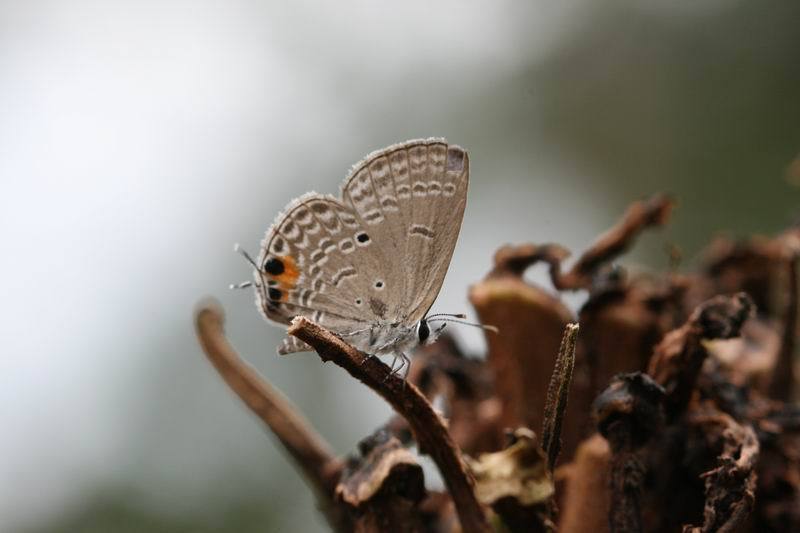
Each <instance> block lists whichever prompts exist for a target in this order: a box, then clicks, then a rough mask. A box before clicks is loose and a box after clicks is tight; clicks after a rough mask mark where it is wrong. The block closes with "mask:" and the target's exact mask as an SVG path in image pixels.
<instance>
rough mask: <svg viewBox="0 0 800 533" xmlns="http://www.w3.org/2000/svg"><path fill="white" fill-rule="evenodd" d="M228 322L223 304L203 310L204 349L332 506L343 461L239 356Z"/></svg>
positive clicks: (198, 319)
mask: <svg viewBox="0 0 800 533" xmlns="http://www.w3.org/2000/svg"><path fill="white" fill-rule="evenodd" d="M224 322H225V317H224V314H223V312H222V309H221V308H220V307H219V305H218V304H216V303H208V304H204V305H203V306H202V307H200V308H199V309H198V311H197V312H196V314H195V326H196V328H197V336H198V337H199V339H200V344H201V345H202V346H203V350H204V351H205V353H206V355H207V356H208V358H209V359H210V360H211V363H212V364H213V365H214V367H215V368H216V369H217V371H218V372H219V373H220V375H221V376H222V379H224V380H225V382H226V383H227V384H228V386H229V387H230V388H231V389H232V390H233V392H235V393H236V395H237V396H239V398H241V400H242V401H243V402H244V403H245V405H247V407H249V408H250V410H251V411H253V413H255V414H256V416H258V417H259V418H260V419H261V420H262V421H263V422H264V423H265V424H266V425H267V426H268V427H269V428H270V430H272V432H273V433H274V434H275V436H276V437H277V438H278V440H280V442H281V444H283V447H284V448H285V449H286V451H287V452H289V454H290V455H291V456H292V458H293V459H294V460H295V461H296V462H297V464H298V465H299V466H300V468H301V470H302V471H303V473H304V474H305V476H306V478H307V479H308V481H309V482H310V483H311V484H312V485H313V486H314V488H315V489H316V490H317V491H318V493H320V495H323V494H324V495H325V497H326V498H328V499H329V500H331V502H332V497H333V490H334V488H335V486H336V483H337V482H338V480H339V474H340V472H341V468H342V465H341V462H340V461H339V459H337V458H336V457H335V456H334V455H333V453H332V452H331V450H330V447H329V446H328V444H327V443H326V442H325V441H324V439H323V438H322V437H321V436H320V435H319V434H317V432H316V431H314V429H313V428H311V426H310V425H309V424H308V422H307V421H306V420H305V419H304V418H303V417H302V416H301V415H300V414H299V412H298V410H297V409H296V408H295V407H294V406H293V405H292V404H291V403H290V402H289V400H288V399H287V398H286V397H285V396H283V394H281V392H280V391H278V390H276V389H275V388H273V387H272V386H271V385H270V384H269V383H267V382H266V381H265V380H264V379H262V378H261V376H259V375H258V373H257V372H256V371H255V370H254V369H253V368H252V367H251V366H250V365H248V364H247V363H246V362H245V361H244V360H242V358H241V357H240V356H239V354H238V353H236V350H234V349H233V347H232V346H231V345H230V343H229V342H228V340H227V339H226V338H225V332H224V330H223V325H224Z"/></svg>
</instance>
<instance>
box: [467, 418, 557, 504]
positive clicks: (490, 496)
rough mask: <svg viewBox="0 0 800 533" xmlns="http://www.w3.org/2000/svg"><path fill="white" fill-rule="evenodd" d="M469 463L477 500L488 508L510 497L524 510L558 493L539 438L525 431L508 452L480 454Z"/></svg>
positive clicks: (517, 432) (520, 430)
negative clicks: (473, 477)
mask: <svg viewBox="0 0 800 533" xmlns="http://www.w3.org/2000/svg"><path fill="white" fill-rule="evenodd" d="M468 463H469V467H470V469H471V470H472V473H473V475H474V476H475V492H476V494H477V496H478V500H480V501H481V503H484V504H486V505H493V504H495V503H496V502H498V501H499V500H501V499H503V498H507V497H512V498H514V499H515V500H517V501H518V502H519V503H520V505H523V506H528V505H534V504H538V503H543V502H545V501H547V500H548V498H550V497H551V496H552V495H553V492H554V490H555V488H554V485H553V479H552V477H551V476H550V473H549V472H548V469H547V457H546V456H545V454H544V452H543V451H542V449H541V448H540V447H539V443H538V442H537V439H536V434H535V433H534V432H533V431H531V430H529V429H526V428H520V429H517V430H516V431H515V432H514V442H513V443H512V444H511V445H510V446H509V447H508V448H506V449H505V450H502V451H499V452H495V453H484V454H481V456H480V457H479V458H478V460H477V461H476V460H469V461H468Z"/></svg>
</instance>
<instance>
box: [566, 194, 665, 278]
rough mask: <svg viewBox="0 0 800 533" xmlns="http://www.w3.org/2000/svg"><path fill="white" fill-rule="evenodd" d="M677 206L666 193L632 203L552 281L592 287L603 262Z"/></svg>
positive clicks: (660, 220)
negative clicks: (593, 278) (610, 226)
mask: <svg viewBox="0 0 800 533" xmlns="http://www.w3.org/2000/svg"><path fill="white" fill-rule="evenodd" d="M674 205H675V204H674V202H673V201H672V199H671V198H669V197H668V196H665V195H656V196H654V197H652V198H650V199H649V200H646V201H639V202H634V203H633V204H631V206H630V207H628V210H627V211H625V214H624V215H622V219H621V220H620V221H619V222H617V224H616V225H615V226H614V227H612V228H611V229H609V230H608V231H607V232H605V233H604V234H602V235H601V236H600V237H598V238H597V240H596V241H595V242H594V244H592V245H591V246H590V247H589V249H588V250H586V251H585V252H583V254H582V255H581V257H580V258H579V259H578V261H577V262H576V263H575V264H574V265H573V266H572V268H571V269H570V270H569V271H568V272H566V273H564V274H562V275H559V276H558V277H557V278H555V279H554V280H553V281H554V283H555V284H556V287H558V288H559V289H576V288H587V287H589V285H590V284H591V279H592V276H593V275H594V273H595V272H596V271H597V269H598V267H599V266H600V265H602V264H603V263H607V262H609V261H611V260H612V259H614V258H615V257H617V256H619V255H620V254H622V253H624V252H625V251H626V250H627V249H628V248H630V247H631V246H632V245H633V243H634V241H635V240H636V237H638V236H639V233H641V232H642V230H644V229H645V228H648V227H650V226H661V225H663V224H665V223H666V222H667V220H669V215H670V213H671V212H672V208H673V207H674Z"/></svg>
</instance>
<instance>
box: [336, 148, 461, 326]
mask: <svg viewBox="0 0 800 533" xmlns="http://www.w3.org/2000/svg"><path fill="white" fill-rule="evenodd" d="M468 185H469V158H468V156H467V153H466V152H465V151H464V150H463V149H461V148H460V147H458V146H455V145H448V144H447V141H445V140H444V139H427V140H413V141H407V142H405V143H401V144H396V145H393V146H390V147H388V148H385V149H383V150H379V151H377V152H374V153H372V154H370V155H369V156H367V158H365V159H364V160H363V161H362V162H361V163H359V164H357V165H356V166H355V167H354V168H353V171H352V172H351V174H350V176H349V177H348V178H347V179H346V180H345V182H344V184H343V185H342V201H343V202H344V203H345V205H348V206H351V207H352V210H353V211H354V212H355V213H356V216H357V217H358V220H359V221H360V222H361V224H362V226H363V227H365V228H369V231H370V232H371V233H374V234H375V238H376V242H379V243H380V246H378V247H375V250H374V251H373V252H372V254H371V255H372V257H371V258H370V259H371V260H372V261H373V262H375V263H377V265H378V267H379V268H381V269H382V270H383V271H389V272H390V273H391V276H390V278H391V281H392V282H393V283H394V287H393V289H394V290H395V292H394V293H392V294H391V296H392V297H391V299H390V300H389V301H388V305H389V307H390V308H389V309H388V311H387V316H389V317H391V319H392V320H395V321H398V320H399V321H401V322H403V323H405V324H415V323H416V322H418V321H419V320H420V319H421V318H422V317H423V316H424V315H425V313H426V312H427V311H428V309H429V308H430V306H431V305H432V304H433V302H434V300H435V299H436V296H437V295H438V294H439V290H440V289H441V286H442V282H443V281H444V276H445V274H446V273H447V269H448V267H449V265H450V259H451V257H452V255H453V250H454V249H455V245H456V241H457V240H458V234H459V231H460V229H461V221H462V220H463V218H464V208H465V207H466V198H467V188H468ZM373 268H374V267H373Z"/></svg>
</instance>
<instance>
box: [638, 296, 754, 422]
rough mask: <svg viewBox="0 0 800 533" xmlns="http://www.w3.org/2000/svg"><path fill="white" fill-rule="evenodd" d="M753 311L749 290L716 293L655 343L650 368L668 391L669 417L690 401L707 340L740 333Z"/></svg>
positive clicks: (683, 408)
mask: <svg viewBox="0 0 800 533" xmlns="http://www.w3.org/2000/svg"><path fill="white" fill-rule="evenodd" d="M752 312H753V302H752V300H751V299H750V297H749V296H748V295H747V294H746V293H743V292H742V293H738V294H735V295H733V296H716V297H714V298H711V299H710V300H707V301H706V302H704V303H703V304H701V305H699V306H698V307H697V308H696V309H695V310H694V312H692V314H691V316H690V317H689V320H688V321H687V322H686V323H685V324H684V325H683V326H681V327H679V328H677V329H674V330H672V331H670V332H669V333H667V334H666V335H665V336H664V338H663V339H662V341H661V342H660V343H659V345H658V346H656V348H655V350H654V353H653V357H652V358H651V359H650V365H649V368H648V371H647V372H648V374H650V375H651V376H652V377H653V379H655V380H656V382H658V383H659V384H661V385H662V386H663V387H664V389H665V390H666V392H667V397H666V400H665V408H666V413H667V416H668V418H670V420H674V419H675V418H677V417H678V416H680V415H682V414H683V413H684V412H685V411H686V407H687V406H688V405H689V400H690V399H691V396H692V393H693V392H694V390H695V384H696V383H697V377H698V376H699V374H700V370H701V368H702V366H703V362H704V361H705V359H706V357H707V356H708V351H707V350H706V347H705V345H704V343H705V341H708V340H715V339H731V338H734V337H738V336H739V334H740V331H741V328H742V324H744V322H745V320H747V319H748V318H749V317H750V315H751V314H752Z"/></svg>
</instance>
